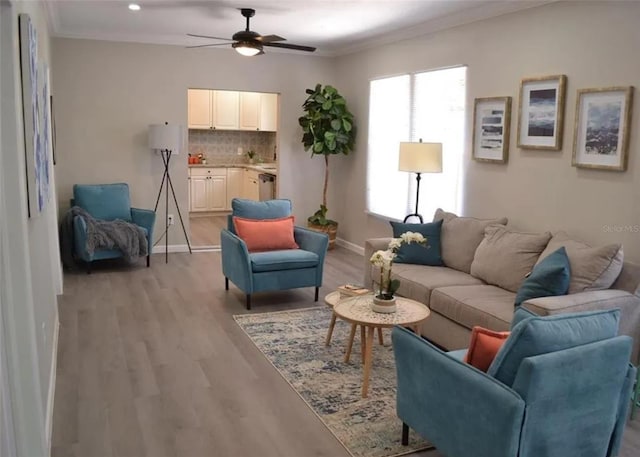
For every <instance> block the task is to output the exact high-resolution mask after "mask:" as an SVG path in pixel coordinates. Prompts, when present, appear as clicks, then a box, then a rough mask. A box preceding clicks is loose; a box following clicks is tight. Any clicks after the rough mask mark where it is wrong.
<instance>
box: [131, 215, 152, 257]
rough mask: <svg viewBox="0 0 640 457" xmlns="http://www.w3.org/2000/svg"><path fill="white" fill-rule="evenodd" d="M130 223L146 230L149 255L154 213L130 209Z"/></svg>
mask: <svg viewBox="0 0 640 457" xmlns="http://www.w3.org/2000/svg"><path fill="white" fill-rule="evenodd" d="M131 221H132V222H133V223H134V224H136V225H139V226H140V227H144V228H145V229H147V238H148V241H149V253H151V242H152V241H153V226H154V225H155V223H156V212H155V211H152V210H150V209H140V208H131Z"/></svg>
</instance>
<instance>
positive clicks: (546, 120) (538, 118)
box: [518, 75, 567, 151]
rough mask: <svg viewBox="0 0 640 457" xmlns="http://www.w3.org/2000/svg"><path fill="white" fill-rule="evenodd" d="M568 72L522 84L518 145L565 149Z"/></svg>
mask: <svg viewBox="0 0 640 457" xmlns="http://www.w3.org/2000/svg"><path fill="white" fill-rule="evenodd" d="M566 85H567V77H566V76H565V75H555V76H545V77H542V78H526V79H523V80H522V81H521V83H520V104H519V109H518V147H519V148H523V149H546V150H549V151H559V150H560V149H562V129H563V125H564V96H565V91H566Z"/></svg>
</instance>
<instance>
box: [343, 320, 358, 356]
mask: <svg viewBox="0 0 640 457" xmlns="http://www.w3.org/2000/svg"><path fill="white" fill-rule="evenodd" d="M356 327H357V325H356V324H351V333H349V343H348V344H347V352H346V354H345V355H344V363H349V357H351V348H353V339H354V338H355V337H356Z"/></svg>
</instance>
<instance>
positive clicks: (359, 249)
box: [336, 238, 364, 255]
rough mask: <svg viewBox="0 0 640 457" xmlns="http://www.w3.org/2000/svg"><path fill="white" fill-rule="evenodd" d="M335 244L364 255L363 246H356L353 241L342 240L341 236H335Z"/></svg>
mask: <svg viewBox="0 0 640 457" xmlns="http://www.w3.org/2000/svg"><path fill="white" fill-rule="evenodd" d="M336 244H337V245H338V246H340V247H343V248H345V249H348V250H349V251H352V252H355V253H356V254H360V255H364V248H363V247H362V246H358V245H357V244H355V243H351V242H349V241H347V240H343V239H342V238H336Z"/></svg>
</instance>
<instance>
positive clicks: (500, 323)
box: [429, 284, 516, 331]
mask: <svg viewBox="0 0 640 457" xmlns="http://www.w3.org/2000/svg"><path fill="white" fill-rule="evenodd" d="M515 296H516V294H514V293H513V292H509V291H508V290H504V289H501V288H499V287H496V286H489V285H486V284H485V285H469V286H451V287H439V288H437V289H436V290H434V291H433V293H432V294H431V301H430V303H429V307H430V308H431V310H432V311H435V312H437V313H438V314H442V315H443V316H445V317H446V318H448V319H451V320H452V321H454V322H457V323H458V324H460V325H462V326H464V327H466V328H468V329H469V330H471V329H472V328H473V327H474V326H476V325H479V326H481V327H484V328H488V329H491V330H495V331H505V330H509V323H510V322H511V318H512V317H513V301H514V299H515Z"/></svg>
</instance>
